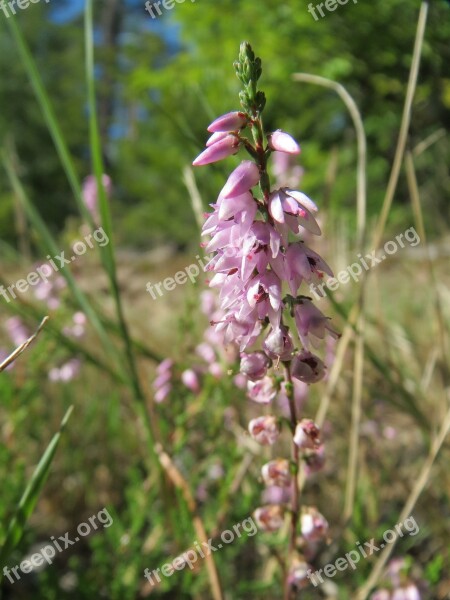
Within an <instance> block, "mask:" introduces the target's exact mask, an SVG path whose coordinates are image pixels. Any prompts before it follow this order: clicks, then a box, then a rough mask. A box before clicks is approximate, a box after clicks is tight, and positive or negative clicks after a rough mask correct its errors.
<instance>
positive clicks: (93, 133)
mask: <svg viewBox="0 0 450 600" xmlns="http://www.w3.org/2000/svg"><path fill="white" fill-rule="evenodd" d="M84 31H85V54H86V80H87V89H88V106H89V134H90V146H91V155H92V164H93V167H94V168H93V172H94V174H95V178H96V181H97V190H98V198H99V206H100V215H101V220H102V226H103V229H104V231H105V233H106V235H107V236H108V238H109V244H106V246H104V247H103V248H102V251H103V256H104V265H105V268H106V271H107V273H108V276H109V282H110V288H111V292H112V295H113V298H114V303H115V306H116V312H117V318H118V323H119V327H120V333H121V336H122V339H123V342H124V345H125V353H126V357H127V364H128V369H129V372H130V376H131V379H132V386H133V392H134V396H135V398H136V400H137V401H138V402H140V403H142V404H143V405H145V404H146V400H145V395H144V393H143V391H142V389H141V385H140V382H139V375H138V370H137V365H136V360H135V356H134V351H133V346H132V341H131V337H130V334H129V331H128V327H127V324H126V321H125V316H124V312H123V307H122V300H121V296H120V290H119V284H118V281H117V269H116V259H115V254H114V238H113V231H112V225H111V211H110V207H109V202H108V199H107V197H106V192H105V188H104V186H103V181H102V176H103V171H104V168H103V158H102V146H101V140H100V134H99V127H98V122H97V104H96V98H95V72H94V28H93V7H92V0H86V9H85V19H84ZM149 433H150V432H149Z"/></svg>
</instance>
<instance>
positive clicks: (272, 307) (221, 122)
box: [161, 42, 338, 598]
mask: <svg viewBox="0 0 450 600" xmlns="http://www.w3.org/2000/svg"><path fill="white" fill-rule="evenodd" d="M234 67H235V70H236V75H237V77H238V79H239V80H240V81H241V83H242V90H241V92H240V94H239V98H240V103H241V108H240V109H239V110H234V111H232V112H229V113H227V114H225V115H222V116H221V117H219V118H217V119H216V120H215V121H213V122H212V123H211V124H210V125H209V127H208V131H209V132H210V133H212V135H211V137H210V138H209V139H208V141H207V142H206V149H205V150H204V151H203V152H202V153H201V154H200V156H199V157H198V158H197V159H196V160H195V161H194V165H206V164H208V163H210V162H215V161H217V160H221V159H223V158H226V157H227V156H229V155H231V154H235V153H237V152H238V151H245V152H247V154H248V155H249V156H248V157H247V160H243V161H242V162H241V163H240V164H239V165H238V167H236V168H235V169H234V171H233V172H232V173H231V175H230V176H229V177H228V179H227V181H226V183H225V185H224V187H223V189H222V190H221V192H220V194H219V197H218V198H217V200H216V202H215V203H213V204H211V206H212V208H213V212H212V213H211V214H209V215H208V216H207V219H206V221H205V224H204V226H203V232H202V233H203V235H205V236H208V237H209V239H210V241H209V242H208V243H207V244H206V248H205V251H206V252H211V253H214V255H213V257H212V258H211V259H210V261H209V263H208V265H207V267H206V269H207V270H208V271H210V272H211V274H212V276H211V278H210V282H209V285H210V287H212V288H216V290H217V291H218V296H219V301H220V307H219V311H218V313H217V316H216V317H213V318H211V319H210V322H211V325H212V327H213V328H214V333H215V334H216V335H220V336H221V339H222V340H223V342H224V343H225V344H227V343H232V344H233V345H235V346H237V347H239V348H240V352H241V355H240V358H241V362H240V373H239V374H238V375H236V374H235V378H236V377H239V378H240V380H241V379H243V381H240V386H242V385H245V382H246V388H247V397H248V399H249V400H250V401H252V402H253V403H254V404H253V406H254V407H258V406H259V407H260V410H261V412H262V411H265V408H264V407H263V406H261V405H266V406H267V407H270V412H271V413H274V408H275V407H274V404H275V398H277V397H279V402H281V400H280V398H281V399H283V398H284V410H285V411H286V409H287V411H288V414H289V421H290V427H289V428H286V429H287V430H288V431H289V432H290V436H291V449H292V450H291V458H290V459H288V458H287V457H280V458H277V459H275V460H272V461H270V462H268V463H266V464H265V465H264V466H263V467H262V471H261V474H262V479H263V481H264V483H265V484H266V486H268V487H267V490H266V492H267V491H268V490H271V494H270V495H269V494H267V493H266V494H265V498H266V500H265V502H267V498H268V497H270V498H272V499H273V498H276V497H278V496H279V497H280V498H283V505H281V504H279V503H278V504H277V503H276V502H272V501H270V500H269V503H268V504H265V505H264V506H261V507H260V508H257V509H256V510H255V513H254V517H255V520H256V522H257V524H258V526H259V527H260V528H261V529H262V530H264V531H266V532H275V531H278V530H279V529H280V528H282V526H283V525H284V523H285V512H286V509H287V511H288V512H289V513H290V520H289V521H290V536H289V538H290V540H289V548H288V552H287V556H286V565H285V571H286V573H287V577H286V581H285V594H284V595H285V598H287V597H290V596H291V591H293V590H294V589H300V588H301V587H303V586H304V584H305V581H306V572H307V569H308V565H307V563H306V560H305V559H304V557H302V555H301V549H302V548H305V547H308V544H310V543H311V542H314V541H316V540H318V539H319V538H321V537H323V536H324V535H325V534H326V531H327V528H328V524H327V521H326V519H325V517H324V516H322V515H321V514H320V513H319V512H318V510H317V509H315V508H314V509H313V508H310V509H304V510H303V512H302V510H301V507H300V490H299V489H298V488H297V486H298V472H299V463H300V461H301V460H302V461H304V462H305V471H306V473H307V474H308V473H312V472H316V471H318V470H319V469H320V468H321V466H322V465H323V462H324V449H323V445H322V444H321V441H320V439H319V429H318V427H317V425H316V424H315V423H314V422H313V421H311V419H308V418H306V417H305V416H304V415H301V414H300V412H301V411H302V408H301V407H302V406H303V402H302V404H301V405H299V403H298V402H297V397H296V395H295V390H296V389H297V388H298V386H303V388H304V389H305V390H306V389H307V387H308V385H310V384H313V383H316V382H318V381H320V380H321V379H322V378H323V377H324V375H325V365H324V363H323V361H322V359H321V358H320V357H319V356H317V355H316V354H313V353H312V352H311V350H310V346H311V344H313V345H314V346H316V345H317V342H320V341H321V340H323V339H324V338H325V335H326V334H329V335H331V336H332V337H338V334H337V333H336V332H335V331H334V329H333V328H332V326H331V324H330V322H329V319H328V318H327V317H326V316H325V315H323V314H322V313H321V311H320V310H319V309H318V308H316V307H315V306H314V304H313V302H312V300H311V299H310V298H308V297H307V296H304V295H302V294H301V293H299V292H300V288H301V286H302V285H303V284H304V282H306V283H310V282H311V281H316V280H318V279H320V278H321V277H322V276H323V273H328V274H330V275H332V271H331V269H330V267H329V266H328V265H327V263H326V262H325V261H324V260H323V259H322V258H321V256H319V254H317V253H316V252H315V251H314V250H312V249H311V248H308V246H306V244H305V243H304V241H303V240H302V239H301V236H302V235H303V234H304V232H305V231H306V232H308V233H309V234H313V235H320V234H321V231H320V228H319V225H318V224H317V221H316V217H315V215H316V213H317V210H318V209H317V206H316V204H315V203H314V202H313V200H311V199H310V198H309V197H308V196H307V195H306V194H305V193H304V192H302V191H299V190H295V189H292V188H291V187H279V188H274V187H273V186H272V185H271V181H270V176H269V171H268V161H269V160H270V158H271V155H272V154H274V158H277V159H278V162H279V157H280V156H282V155H283V154H284V155H288V158H289V159H293V158H294V157H296V156H297V155H298V154H299V153H300V146H299V144H298V143H297V141H296V140H295V139H294V138H293V137H292V136H291V135H290V134H288V133H286V132H284V131H282V130H281V129H278V130H276V131H274V132H272V133H269V134H266V133H265V131H264V128H263V123H262V118H261V115H262V112H263V110H264V107H265V104H266V97H265V94H264V92H262V91H260V90H259V89H258V82H259V79H260V77H261V75H262V65H261V59H260V58H258V57H257V56H255V54H254V52H253V50H252V48H251V46H250V44H248V43H247V42H244V43H243V44H241V47H240V52H239V58H238V60H237V61H236V62H235V63H234ZM297 169H298V170H300V167H298V168H297ZM289 292H290V293H289ZM288 318H289V319H288ZM292 323H294V325H292ZM249 347H252V350H251V351H247V348H249ZM205 351H206V349H202V352H205ZM185 379H186V381H185V383H186V384H188V383H190V384H191V385H192V384H193V381H192V382H191V381H189V382H188V381H187V378H186V376H185ZM191 379H193V378H191ZM294 384H295V387H294ZM161 385H162V386H164V385H167V383H166V382H164V381H161ZM163 389H164V388H163ZM304 395H305V394H304ZM248 432H249V435H250V436H251V437H252V438H253V439H254V440H255V441H256V442H257V443H259V444H262V445H274V444H276V443H277V441H278V439H279V437H280V435H281V430H280V420H279V418H278V417H277V416H276V415H275V414H270V415H267V414H266V415H261V416H259V417H256V418H253V419H252V420H251V421H250V423H249V425H248ZM274 490H278V491H280V490H281V495H280V493H278V494H274V493H273V491H274Z"/></svg>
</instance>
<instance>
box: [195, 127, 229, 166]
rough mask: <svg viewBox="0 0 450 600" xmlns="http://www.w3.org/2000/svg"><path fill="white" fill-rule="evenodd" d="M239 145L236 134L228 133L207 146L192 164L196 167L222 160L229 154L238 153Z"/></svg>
mask: <svg viewBox="0 0 450 600" xmlns="http://www.w3.org/2000/svg"><path fill="white" fill-rule="evenodd" d="M239 145H240V142H239V140H238V139H237V138H236V137H235V136H234V135H227V136H226V137H224V138H223V139H222V140H219V141H218V142H215V143H214V144H212V145H211V146H209V147H208V148H206V150H203V152H202V153H201V154H199V155H198V156H197V158H196V159H195V160H194V162H193V163H192V164H193V165H194V166H195V167H200V166H203V165H209V164H210V163H214V162H217V161H219V160H222V159H224V158H226V157H227V156H231V155H232V154H236V153H237V152H238V150H239Z"/></svg>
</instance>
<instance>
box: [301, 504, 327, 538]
mask: <svg viewBox="0 0 450 600" xmlns="http://www.w3.org/2000/svg"><path fill="white" fill-rule="evenodd" d="M300 527H301V532H302V536H303V537H304V538H305V540H308V542H315V541H318V540H321V539H323V538H324V537H325V536H326V535H327V533H328V521H327V520H326V519H325V517H324V516H323V515H322V514H320V512H319V511H318V510H317V508H315V507H314V506H309V507H306V508H304V509H303V511H302V516H301V519H300Z"/></svg>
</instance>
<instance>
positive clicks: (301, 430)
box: [294, 419, 320, 450]
mask: <svg viewBox="0 0 450 600" xmlns="http://www.w3.org/2000/svg"><path fill="white" fill-rule="evenodd" d="M319 434H320V429H319V427H318V426H317V425H316V424H315V423H314V421H313V420H312V419H302V420H301V421H300V422H299V423H297V426H296V428H295V435H294V443H295V444H296V445H297V446H298V447H299V448H301V449H302V450H308V449H309V450H317V448H318V447H319V446H320V439H319Z"/></svg>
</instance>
